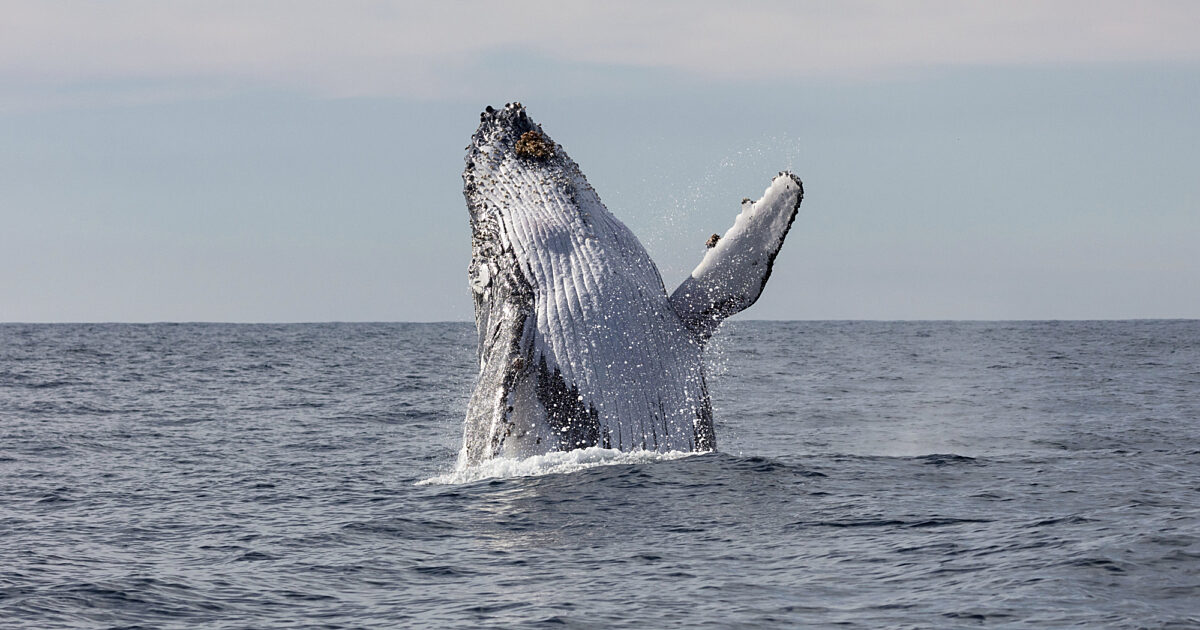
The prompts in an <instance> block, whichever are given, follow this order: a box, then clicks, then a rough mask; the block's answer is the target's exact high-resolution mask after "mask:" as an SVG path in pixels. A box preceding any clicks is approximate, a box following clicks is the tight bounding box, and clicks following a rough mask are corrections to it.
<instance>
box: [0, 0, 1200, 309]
mask: <svg viewBox="0 0 1200 630" xmlns="http://www.w3.org/2000/svg"><path fill="white" fill-rule="evenodd" d="M1197 25H1200V2H1190V1H1186V0H1185V1H1179V2H1153V1H1141V2H1132V1H1131V2H1106V1H1102V0H1101V1H1097V0H1088V1H1076V2H1054V1H1034V2H1023V1H1013V0H1008V1H1005V2H989V3H982V2H930V1H920V2H893V1H881V2H854V1H851V2H846V1H841V2H730V1H729V0H721V1H713V2H705V1H688V2H612V1H608V2H593V3H574V2H562V1H557V2H502V1H500V0H491V1H487V2H477V3H476V2H461V3H455V2H436V3H416V2H336V3H335V2H303V1H296V0H287V1H282V0H281V1H276V2H253V1H246V0H240V1H236V2H217V1H205V2H187V1H173V2H161V1H158V0H148V1H130V0H110V1H107V2H56V1H30V2H22V1H12V0H9V1H5V2H3V3H0V321H164V320H165V321H328V320H372V321H398V320H469V319H471V317H472V306H471V300H470V294H469V291H468V289H467V282H466V267H467V263H468V259H469V257H470V240H469V238H470V229H469V227H468V224H467V213H466V208H465V205H464V202H463V198H462V182H461V179H460V175H461V171H462V166H463V155H464V147H465V146H466V145H467V143H468V141H469V138H470V135H471V133H472V132H473V131H474V129H475V126H476V124H477V123H478V120H479V118H478V112H479V111H480V110H481V109H483V107H484V106H485V105H488V104H491V105H503V104H504V103H506V102H509V101H514V100H519V101H521V102H523V103H525V104H526V106H527V107H528V109H529V112H530V114H531V115H532V116H533V117H534V119H535V120H537V121H538V122H541V123H542V124H543V126H544V128H545V129H546V131H547V132H548V133H549V134H550V135H551V136H552V137H554V139H555V140H557V141H558V142H560V143H561V144H563V145H564V146H565V147H566V149H567V151H568V152H570V154H571V155H572V157H573V158H574V159H575V160H576V161H577V162H578V163H579V164H580V166H581V167H582V168H583V170H584V172H585V173H587V174H588V177H589V179H590V180H591V182H592V184H593V185H594V186H595V187H596V189H597V191H598V192H599V193H600V196H601V198H602V199H604V200H605V202H606V204H607V205H608V208H609V210H611V211H612V212H613V213H614V214H616V215H617V216H618V217H619V218H621V219H622V220H623V221H625V223H626V224H628V225H629V226H630V227H631V228H632V229H633V231H634V232H635V233H637V234H638V235H639V236H640V237H641V239H642V241H643V243H644V244H645V245H646V247H647V249H649V250H650V252H651V254H652V255H653V256H654V257H655V259H656V260H657V261H658V264H659V267H660V269H661V271H662V273H663V277H664V280H665V282H666V284H667V287H668V290H669V289H672V288H674V286H675V285H676V284H678V282H679V281H680V280H682V278H683V277H685V276H686V274H687V273H688V272H689V271H690V270H691V268H692V267H693V266H694V265H695V264H696V263H697V262H699V260H700V257H701V255H702V254H703V251H704V242H705V240H706V239H707V237H708V235H709V234H711V233H713V232H723V231H724V230H725V229H726V228H727V227H728V226H729V224H730V223H731V222H732V219H733V216H734V215H735V214H736V213H737V211H738V209H739V202H740V200H741V199H742V198H743V197H755V198H756V197H758V195H759V194H761V192H762V190H763V188H765V187H766V185H767V184H768V183H769V181H770V179H771V177H772V176H773V175H774V174H775V173H776V172H777V171H779V170H781V169H784V168H790V169H793V170H795V171H796V172H797V173H798V174H799V175H800V176H801V178H802V179H803V180H804V182H805V188H806V192H807V196H806V199H805V201H804V204H803V206H802V207H801V212H800V216H799V217H798V218H797V220H796V223H795V225H794V227H793V229H792V233H791V235H790V236H789V239H788V242H787V244H786V246H785V247H784V249H783V252H782V253H781V254H780V256H779V259H778V261H777V263H776V267H775V272H774V275H773V276H772V279H771V282H770V284H769V286H768V287H767V290H766V292H765V294H764V296H763V298H762V299H761V300H760V301H759V303H758V304H757V305H755V306H754V307H753V308H752V309H750V310H749V311H747V312H746V313H745V314H744V315H743V316H744V317H748V318H763V319H860V318H869V319H962V318H969V319H1043V318H1129V317H1188V318H1195V317H1200V251H1198V250H1200V247H1198V244H1200V175H1198V173H1200V37H1197V36H1196V27H1197Z"/></svg>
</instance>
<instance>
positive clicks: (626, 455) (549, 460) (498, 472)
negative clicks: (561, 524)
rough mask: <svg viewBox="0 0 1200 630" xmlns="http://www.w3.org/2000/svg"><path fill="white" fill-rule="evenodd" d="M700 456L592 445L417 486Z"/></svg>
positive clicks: (504, 460)
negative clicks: (619, 449)
mask: <svg viewBox="0 0 1200 630" xmlns="http://www.w3.org/2000/svg"><path fill="white" fill-rule="evenodd" d="M699 454H701V453H695V452H685V451H668V452H666V453H659V452H657V451H631V452H623V451H618V450H616V449H611V448H602V447H599V446H592V447H589V448H583V449H577V450H574V451H565V452H564V451H556V452H553V453H547V454H545V455H534V456H532V457H526V458H524V459H514V458H509V457H497V458H495V459H490V460H488V461H486V462H482V463H480V464H478V465H475V466H467V467H463V468H458V469H455V470H453V471H451V472H448V473H445V474H442V475H437V476H435V477H430V478H429V479H424V480H422V481H418V482H417V484H416V485H418V486H428V485H454V484H462V483H471V482H474V481H479V480H481V479H493V478H499V479H508V478H511V477H533V476H538V475H555V474H564V473H573V472H578V471H580V470H585V469H588V468H595V467H596V466H612V465H616V464H645V463H649V462H661V461H670V460H675V459H682V458H684V457H689V456H691V455H699Z"/></svg>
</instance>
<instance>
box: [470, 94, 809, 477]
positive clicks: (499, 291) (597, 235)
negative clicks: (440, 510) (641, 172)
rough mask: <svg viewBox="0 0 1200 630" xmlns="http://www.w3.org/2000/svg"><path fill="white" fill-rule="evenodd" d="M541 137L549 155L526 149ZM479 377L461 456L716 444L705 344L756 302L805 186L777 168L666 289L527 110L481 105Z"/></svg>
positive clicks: (473, 277) (476, 255)
mask: <svg viewBox="0 0 1200 630" xmlns="http://www.w3.org/2000/svg"><path fill="white" fill-rule="evenodd" d="M529 132H535V133H536V134H537V135H538V137H540V138H541V139H542V140H544V141H545V142H546V146H547V147H552V156H550V157H548V158H547V157H542V158H540V159H539V158H531V157H529V156H521V155H518V154H517V152H516V151H515V150H514V146H515V145H516V143H517V141H518V140H519V139H520V138H521V136H523V135H525V134H528V133H529ZM463 178H464V182H465V195H466V198H467V205H468V208H469V210H470V212H471V225H472V232H473V241H472V242H473V246H472V250H473V251H472V254H473V255H472V262H471V266H470V269H469V280H470V285H471V288H472V291H473V293H474V296H475V306H476V325H477V328H478V332H479V361H480V378H479V383H478V385H477V387H476V390H475V393H474V395H473V396H472V398H471V401H470V403H469V406H468V413H467V421H466V427H465V432H464V441H463V450H462V454H461V457H460V464H472V463H478V462H479V461H482V460H485V459H489V458H491V457H496V456H511V457H525V456H529V455H535V454H541V453H546V452H549V451H555V450H570V449H574V448H583V447H588V446H604V447H608V448H616V449H621V450H635V449H646V450H656V451H672V450H676V451H679V450H682V451H692V450H708V449H712V448H715V446H716V443H715V436H714V435H713V429H712V411H711V406H710V403H709V399H708V392H707V388H706V385H705V381H704V368H703V361H702V351H703V346H704V341H705V340H706V339H707V338H708V336H709V335H711V334H712V331H713V329H715V327H716V325H717V324H719V323H720V321H721V320H722V319H724V318H725V317H727V316H728V315H730V314H732V313H733V312H737V311H738V310H741V309H742V308H745V306H748V305H749V304H750V303H753V301H754V300H755V299H757V297H758V295H759V293H760V292H761V290H762V285H763V283H765V281H766V276H768V275H769V273H770V264H771V262H772V261H773V259H774V256H775V254H776V253H777V252H778V249H779V246H780V245H781V244H782V241H783V237H784V236H785V235H786V233H787V229H788V227H789V226H790V224H791V221H792V218H793V217H794V216H795V212H796V207H797V206H798V205H799V200H800V198H801V196H802V192H801V190H800V184H799V180H797V179H795V178H794V177H793V176H791V175H790V174H789V175H783V174H781V176H780V177H778V178H776V180H775V181H774V182H773V183H772V185H771V187H770V188H768V189H767V192H766V194H765V195H764V197H763V200H760V201H759V202H756V203H755V204H745V205H744V206H743V209H742V212H741V214H739V216H738V218H737V220H736V221H735V223H734V226H733V227H731V228H730V230H729V231H728V232H727V233H726V237H725V239H722V241H721V242H719V243H718V244H717V246H716V247H714V248H712V249H710V250H709V252H708V254H707V255H706V257H705V259H704V260H703V261H702V262H701V265H700V266H699V267H697V270H696V272H693V274H692V277H689V279H688V280H687V281H685V282H684V284H683V285H681V286H680V288H679V289H678V290H676V292H675V295H674V296H672V297H668V296H667V293H666V291H665V288H664V286H663V282H662V278H661V276H660V275H659V272H658V269H657V267H656V266H655V265H654V262H653V261H652V260H651V259H650V256H649V255H648V254H647V253H646V251H645V249H644V248H643V247H642V245H641V243H640V242H639V241H638V240H637V238H636V237H635V236H634V235H633V233H632V232H630V231H629V229H628V228H626V227H625V225H624V224H622V223H621V222H620V221H619V220H617V219H616V217H614V216H613V215H612V214H610V213H609V212H608V210H607V209H606V208H605V207H604V205H603V204H602V203H601V202H600V198H599V196H598V195H597V194H596V192H595V190H594V189H593V188H592V187H591V185H590V184H589V183H588V182H587V179H586V178H585V177H584V176H583V173H582V172H581V171H580V170H579V168H578V166H577V165H576V164H575V163H574V162H573V161H571V160H570V158H569V157H568V156H567V155H566V153H565V151H563V149H562V147H561V146H559V145H555V144H553V143H552V142H551V141H549V139H548V138H547V137H546V136H545V135H544V133H542V132H541V128H540V126H538V125H536V124H534V123H533V122H532V121H531V120H529V119H528V117H527V116H526V114H525V111H524V108H523V107H521V106H520V105H519V104H512V105H509V106H507V107H506V108H505V109H503V110H499V111H494V112H486V113H485V114H484V115H483V116H482V122H481V124H480V128H479V130H478V131H477V132H476V134H475V137H474V138H473V142H472V145H471V147H469V148H468V157H467V169H466V171H465V172H464V175H463Z"/></svg>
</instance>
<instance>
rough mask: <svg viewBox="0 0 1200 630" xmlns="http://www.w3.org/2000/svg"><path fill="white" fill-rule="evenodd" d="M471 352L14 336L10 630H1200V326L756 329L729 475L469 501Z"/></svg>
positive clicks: (521, 481)
mask: <svg viewBox="0 0 1200 630" xmlns="http://www.w3.org/2000/svg"><path fill="white" fill-rule="evenodd" d="M474 344H475V341H474V330H473V326H472V325H470V324H301V325H222V324H153V325H86V324H83V325H21V324H8V325H0V627H3V628H38V629H52V628H404V627H430V628H479V627H497V628H539V627H548V628H550V627H552V628H558V627H564V628H634V627H636V628H667V627H688V628H737V627H744V628H759V627H812V628H827V627H837V628H862V629H872V630H874V629H878V628H976V627H987V628H1062V627H1081V628H1143V627H1144V628H1197V627H1200V321H1128V322H903V323H889V322H732V323H730V324H727V325H726V326H725V328H724V329H723V330H722V331H721V332H720V333H719V334H718V337H717V338H716V341H715V346H714V348H713V352H712V353H711V362H712V366H711V368H712V369H711V371H710V386H711V390H712V395H713V399H714V408H715V415H716V422H717V439H718V444H719V451H718V452H715V453H707V454H700V455H688V454H682V453H669V454H648V453H628V454H622V453H616V452H613V451H604V450H602V449H590V450H587V451H577V452H573V453H565V454H553V455H549V456H545V457H540V458H532V459H528V460H523V461H499V462H493V463H491V464H489V465H485V466H483V467H480V468H476V469H469V470H455V457H456V454H457V450H458V448H459V443H460V439H461V430H462V419H463V415H464V411H465V407H466V401H467V398H468V396H469V395H470V391H471V388H472V385H473V381H474V378H475V359H474V353H475V345H474Z"/></svg>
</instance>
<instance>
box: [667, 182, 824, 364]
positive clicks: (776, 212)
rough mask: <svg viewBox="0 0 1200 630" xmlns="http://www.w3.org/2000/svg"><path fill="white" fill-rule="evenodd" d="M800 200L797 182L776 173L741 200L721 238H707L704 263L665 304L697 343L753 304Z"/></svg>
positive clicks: (801, 196) (790, 225)
mask: <svg viewBox="0 0 1200 630" xmlns="http://www.w3.org/2000/svg"><path fill="white" fill-rule="evenodd" d="M802 199H804V186H803V184H801V183H800V179H799V178H798V177H796V176H795V175H793V174H792V173H790V172H783V173H780V174H779V175H778V176H777V177H775V179H773V180H772V181H771V185H770V186H768V187H767V190H766V192H764V193H763V196H762V198H761V199H759V200H758V201H754V202H751V201H750V200H749V199H747V200H744V201H743V202H742V211H741V213H740V214H738V216H737V218H736V219H734V222H733V226H732V227H730V228H729V229H728V230H726V232H725V235H724V236H721V237H717V235H715V234H714V235H713V238H710V239H709V241H708V247H709V250H708V252H707V253H706V254H705V255H704V259H703V260H701V261H700V264H699V265H697V266H696V268H695V269H694V270H692V275H690V276H688V278H687V279H686V280H684V281H683V283H682V284H680V285H679V288H677V289H675V292H674V293H672V294H671V306H673V307H674V308H675V312H676V313H678V314H679V317H680V319H682V320H683V323H684V324H685V325H686V326H687V327H688V328H689V329H690V330H691V331H692V332H694V333H696V335H697V336H698V337H699V338H700V340H701V341H705V340H707V339H708V338H709V337H711V336H712V334H713V332H715V331H716V329H717V326H719V325H720V324H721V322H722V321H724V320H725V318H726V317H729V316H730V315H733V314H734V313H738V312H740V311H742V310H744V309H746V308H747V307H749V306H750V305H751V304H754V302H755V301H756V300H758V296H759V295H761V294H762V290H763V287H764V286H766V284H767V279H768V278H769V277H770V276H771V266H772V265H773V264H774V263H775V256H776V255H777V254H778V253H779V248H780V247H782V246H783V239H784V238H785V237H786V236H787V233H788V230H789V229H790V228H791V227H792V221H793V220H794V219H795V218H796V211H797V210H798V209H799V208H800V201H801V200H802Z"/></svg>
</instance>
